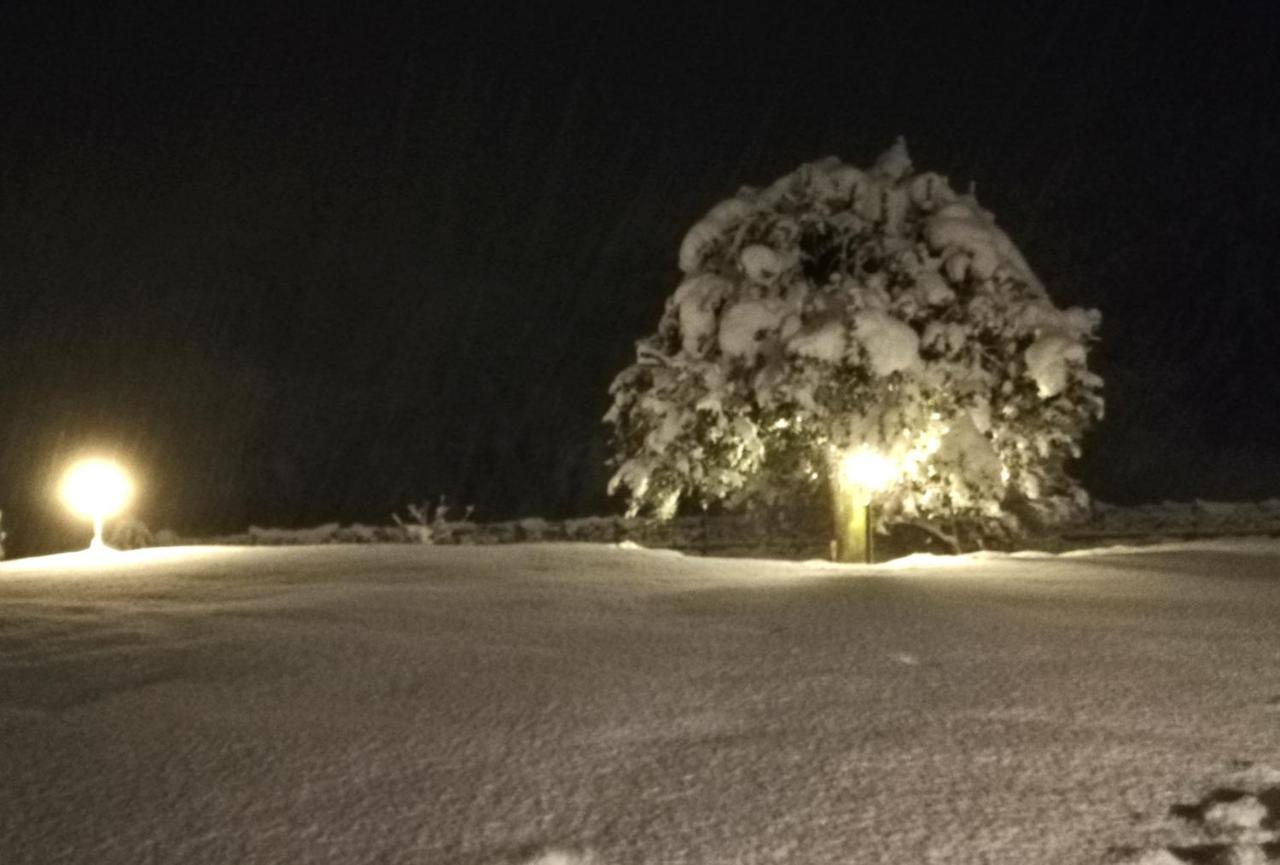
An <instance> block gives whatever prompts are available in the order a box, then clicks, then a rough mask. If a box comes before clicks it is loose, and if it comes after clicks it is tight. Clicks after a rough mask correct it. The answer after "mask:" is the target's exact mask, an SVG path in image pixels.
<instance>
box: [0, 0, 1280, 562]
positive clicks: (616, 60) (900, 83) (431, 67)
mask: <svg viewBox="0 0 1280 865" xmlns="http://www.w3.org/2000/svg"><path fill="white" fill-rule="evenodd" d="M80 5H81V6H82V7H83V8H81V9H79V10H77V11H70V10H68V9H67V8H66V7H63V8H62V10H61V11H59V7H57V6H55V5H50V4H31V5H29V6H28V7H25V8H17V7H15V6H12V5H8V4H6V8H7V10H8V11H6V12H5V13H3V15H4V19H3V21H0V31H2V32H3V35H2V36H0V40H2V42H0V69H3V74H2V75H0V507H2V508H3V509H4V511H5V514H4V518H5V527H6V528H7V529H8V531H9V534H10V541H9V544H8V546H9V551H10V553H11V554H12V553H15V552H31V551H39V550H45V549H53V548H56V547H58V546H66V545H68V544H69V543H75V541H72V540H70V539H71V538H72V537H75V538H77V539H79V541H83V538H82V537H81V535H83V534H84V528H83V527H82V526H76V525H75V524H72V523H69V522H68V521H67V519H66V518H65V517H64V516H63V514H62V513H61V510H60V509H59V508H58V507H57V506H56V505H55V504H54V503H53V501H52V500H51V496H50V487H51V484H52V482H53V478H54V477H55V473H56V471H57V470H58V469H60V468H61V467H62V465H63V464H64V463H65V460H66V459H67V457H68V456H70V455H72V454H74V453H77V452H80V451H81V450H83V449H86V448H92V449H95V450H99V451H107V452H112V453H115V454H117V455H119V456H120V457H121V458H123V459H124V460H126V461H127V462H129V463H130V464H131V465H133V466H135V467H136V469H137V470H138V472H139V474H140V475H141V481H142V484H143V494H142V496H141V498H140V500H139V502H138V507H137V513H138V515H139V516H140V517H141V518H142V519H144V520H145V521H146V522H147V523H148V524H149V525H151V526H152V528H159V527H163V526H169V527H173V528H175V529H178V530H181V531H186V532H214V531H228V530H235V529H240V528H243V527H244V526H246V525H247V524H249V523H256V524H260V525H299V524H307V523H317V522H322V521H328V520H342V521H344V522H345V521H350V520H363V521H376V522H386V521H387V518H388V515H389V514H390V512H392V511H393V510H399V509H400V508H401V507H402V506H403V505H404V504H405V503H406V502H409V501H414V500H421V499H423V498H427V497H432V498H434V497H435V496H437V495H439V494H446V495H448V496H449V497H450V498H451V499H453V500H455V501H459V502H462V503H472V504H474V505H476V507H477V515H478V516H479V517H482V518H489V519H497V518H503V517H509V516H515V515H529V514H541V515H545V516H564V515H570V514H587V513H602V512H605V511H606V510H608V509H610V508H613V509H616V508H617V507H618V506H617V504H616V503H611V502H610V501H609V500H608V499H607V498H606V497H605V495H604V492H603V487H604V482H605V480H606V478H607V470H606V469H605V467H604V466H603V460H604V457H605V455H606V450H605V437H604V434H605V430H604V428H603V427H602V426H601V424H600V417H601V416H602V415H603V413H604V411H605V409H606V408H607V405H608V397H607V394H606V389H607V386H608V384H609V381H610V380H611V378H612V377H613V375H614V374H615V373H616V372H617V371H618V370H619V369H620V368H621V367H622V366H624V365H625V364H626V363H628V362H629V361H630V359H631V357H632V344H633V341H634V340H635V339H636V338H638V337H640V336H643V335H644V334H646V333H648V332H650V331H652V329H653V328H654V327H655V326H656V323H657V318H658V315H659V313H660V311H661V309H662V305H663V302H664V300H665V299H666V297H667V296H668V295H669V294H670V293H671V292H672V290H673V289H674V288H675V285H676V283H677V281H678V280H677V272H676V267H675V256H676V250H677V247H678V244H679V241H680V238H681V237H682V235H683V233H684V232H685V231H686V230H687V229H688V228H689V226H691V225H692V224H693V222H694V221H696V219H697V218H698V217H699V216H700V215H701V214H702V213H703V212H705V211H706V210H707V209H708V208H709V207H710V206H711V205H713V204H715V203H716V202H717V201H719V200H720V199H722V198H724V197H726V196H728V195H730V194H732V193H733V192H734V191H735V190H736V189H737V187H738V186H740V185H742V184H753V185H762V184H766V183H768V182H770V181H772V180H773V179H775V178H776V177H778V176H779V175H781V174H783V173H785V172H787V171H790V170H791V169H793V168H794V167H795V166H796V165H798V164H799V163H801V162H805V161H809V160H812V159H816V158H819V157H822V156H826V155H831V154H834V155H838V156H840V157H842V158H844V159H846V160H847V161H850V162H853V163H855V164H867V163H869V162H871V161H872V160H873V159H874V158H875V156H876V155H877V154H878V153H879V152H880V151H881V150H882V149H884V148H885V147H886V146H887V145H888V144H890V143H891V142H892V140H893V139H894V137H895V136H896V135H898V134H903V135H905V136H906V138H907V141H908V144H909V146H910V149H911V152H912V155H913V156H914V158H915V162H916V165H917V167H918V168H923V169H928V170H935V171H938V172H940V173H942V174H945V175H947V176H949V177H950V178H951V179H952V181H953V183H955V184H956V185H957V186H964V185H966V184H967V183H968V182H969V181H970V180H973V181H975V182H976V183H977V187H978V194H979V198H980V200H981V201H982V202H983V204H984V205H985V206H986V207H988V208H989V209H991V210H992V211H994V213H995V214H996V217H997V219H998V221H999V223H1000V224H1001V225H1002V226H1003V227H1004V228H1005V230H1006V231H1008V232H1009V233H1010V234H1011V236H1012V237H1013V238H1014V240H1015V242H1016V243H1018V244H1019V246H1020V247H1021V249H1022V250H1023V252H1024V253H1025V254H1026V255H1027V257H1028V259H1029V260H1030V262H1031V263H1032V266H1033V267H1035V269H1036V270H1037V271H1038V273H1039V275H1040V276H1041V278H1042V279H1043V281H1044V282H1045V283H1046V284H1047V286H1048V287H1049V290H1050V292H1051V294H1052V295H1053V297H1054V299H1055V301H1056V302H1057V303H1058V304H1059V305H1064V306H1065V305H1073V304H1083V305H1087V306H1095V307H1098V308H1100V309H1101V310H1102V313H1103V330H1102V341H1101V343H1100V344H1099V345H1098V346H1097V348H1096V349H1095V352H1094V354H1093V360H1092V363H1093V365H1094V367H1095V368H1096V369H1097V370H1098V371H1099V372H1100V373H1101V374H1102V375H1103V376H1104V377H1105V378H1106V380H1107V390H1106V396H1107V401H1108V414H1107V418H1106V420H1105V422H1104V423H1103V424H1102V425H1101V426H1100V427H1099V429H1098V430H1097V432H1095V433H1094V434H1092V435H1091V436H1090V438H1089V439H1088V440H1087V442H1086V446H1087V449H1088V453H1087V456H1086V458H1085V459H1084V460H1083V461H1082V462H1081V464H1080V465H1079V466H1078V467H1077V474H1078V475H1079V476H1080V477H1081V478H1082V479H1083V480H1084V482H1085V484H1086V486H1087V487H1088V488H1089V489H1090V490H1091V491H1092V492H1093V493H1094V494H1095V495H1096V496H1098V497H1100V498H1102V499H1105V500H1109V501H1114V502H1120V503H1132V502H1142V501H1152V500H1159V499H1162V498H1178V499H1187V498H1192V497H1197V496H1198V497H1204V498H1217V499H1250V498H1260V497H1266V496H1275V495H1280V408H1278V407H1277V403H1278V402H1280V362H1277V359H1276V358H1277V349H1276V346H1275V343H1276V338H1275V335H1276V334H1277V333H1280V300H1278V298H1280V285H1278V282H1277V275H1278V274H1280V252H1278V250H1280V204H1278V203H1277V202H1280V172H1278V171H1277V156H1278V155H1280V95H1278V94H1277V89H1278V88H1277V84H1276V82H1277V81H1280V63H1278V62H1277V55H1278V54H1280V51H1277V47H1276V46H1277V45H1280V4H1275V3H1270V2H1262V0H1260V2H1256V3H1252V2H1224V3H1212V4H1211V3H1187V4H1177V3H1156V2H1144V3H1136V2H1135V3H1123V2H1119V3H1117V2H1096V3H1088V2H1060V0H1055V2H1019V3H1014V4H1008V5H1007V6H1004V7H1003V11H999V10H998V7H997V6H996V5H993V4H969V3H953V4H942V3H923V2H902V3H891V2H879V3H875V4H870V3H866V4H864V3H858V2H845V3H840V4H831V5H821V6H820V5H816V4H814V5H808V6H804V7H803V9H802V7H801V5H800V4H777V3H774V4H750V3H737V4H689V8H685V6H684V4H671V5H670V6H660V5H659V4H628V5H629V6H631V7H633V8H630V9H629V10H624V9H623V8H622V4H618V5H619V8H618V9H614V8H613V6H612V5H611V4H591V5H584V6H583V7H582V8H581V9H578V10H576V11H569V10H568V9H567V8H564V7H560V6H556V7H552V6H551V5H550V4H541V3H509V4H498V3H492V2H483V0H477V2H473V3H466V4H458V5H457V6H455V7H451V8H449V9H446V7H443V6H441V5H439V4H429V3H406V4H403V5H401V6H399V7H394V6H377V4H371V3H358V4H351V5H349V6H345V7H343V6H326V5H321V4H310V5H294V4H287V3H256V2H255V3H249V2H239V0H229V2H225V3H209V4H202V5H204V6H205V7H206V8H205V10H204V11H201V12H176V11H174V10H173V9H172V8H165V7H171V6H172V5H173V4H157V5H155V6H154V7H148V6H145V5H136V4H116V5H114V8H107V7H108V6H110V5H111V4H87V3H86V4H80ZM179 5H180V4H179ZM1180 6H1185V7H1187V8H1186V9H1184V10H1181V11H1176V12H1175V11H1171V10H1173V9H1174V8H1175V7H1180ZM99 7H101V8H99ZM944 10H949V11H944Z"/></svg>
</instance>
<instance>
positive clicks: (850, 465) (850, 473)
mask: <svg viewBox="0 0 1280 865" xmlns="http://www.w3.org/2000/svg"><path fill="white" fill-rule="evenodd" d="M899 473H900V472H899V469H898V466H896V465H895V464H894V463H893V461H892V460H890V459H889V458H888V457H885V456H884V455H883V454H879V453H876V452H875V451H873V450H871V449H870V448H867V447H861V448H858V449H857V450H854V451H849V452H848V453H846V454H845V455H844V456H842V457H841V458H840V479H841V480H842V481H843V482H844V484H845V485H846V486H848V487H851V488H854V489H858V490H861V491H863V492H867V493H874V492H879V491H880V490H883V489H886V488H887V487H888V486H890V485H891V484H892V483H893V482H894V480H896V479H897V477H898V475H899Z"/></svg>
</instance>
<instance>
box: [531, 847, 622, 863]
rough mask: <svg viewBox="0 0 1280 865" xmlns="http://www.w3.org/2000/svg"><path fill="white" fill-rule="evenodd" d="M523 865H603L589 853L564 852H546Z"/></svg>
mask: <svg viewBox="0 0 1280 865" xmlns="http://www.w3.org/2000/svg"><path fill="white" fill-rule="evenodd" d="M525 865H604V863H602V862H601V861H600V860H599V859H597V858H596V857H595V856H594V855H593V854H591V853H569V852H566V851H564V850H548V851H546V852H545V853H540V854H538V855H537V856H534V857H533V858H532V859H530V860H528V862H526V863H525Z"/></svg>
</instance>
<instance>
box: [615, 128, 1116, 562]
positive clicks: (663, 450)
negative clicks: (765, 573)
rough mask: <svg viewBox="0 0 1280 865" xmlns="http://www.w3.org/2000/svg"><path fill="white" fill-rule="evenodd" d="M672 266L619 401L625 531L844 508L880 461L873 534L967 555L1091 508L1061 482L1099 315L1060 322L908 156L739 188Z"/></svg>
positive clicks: (1093, 413)
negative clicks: (674, 280) (756, 505)
mask: <svg viewBox="0 0 1280 865" xmlns="http://www.w3.org/2000/svg"><path fill="white" fill-rule="evenodd" d="M679 263H680V270H681V271H682V273H683V275H684V280H683V282H681V284H680V286H679V287H678V288H677V289H676V291H675V294H674V295H672V297H671V298H670V300H669V301H668V302H667V306H666V311H665V312H664V314H663V316H662V320H661V321H660V323H659V325H658V330H657V333H655V334H654V335H652V336H650V337H648V338H646V339H644V340H641V341H640V342H639V344H638V346H637V358H636V362H635V363H634V364H632V365H631V366H629V367H627V369H625V370H623V372H622V373H621V374H620V375H619V376H618V377H617V379H616V380H615V382H614V384H613V387H612V389H611V393H612V395H613V406H612V408H611V409H610V411H609V414H608V415H607V416H606V421H607V422H609V423H610V424H612V426H613V429H614V437H615V452H616V469H617V471H616V474H615V475H614V477H613V480H612V482H611V489H612V490H617V489H620V488H625V489H626V491H627V494H628V496H629V499H630V506H631V511H632V512H637V511H640V510H648V511H651V512H653V513H656V514H658V515H660V516H664V517H665V516H670V515H673V514H674V513H675V512H676V509H677V506H678V504H679V503H680V501H681V500H682V499H684V498H686V497H692V498H693V499H695V500H697V501H699V502H701V503H703V504H706V503H709V502H711V501H716V500H728V501H729V502H730V503H731V504H739V503H747V502H752V501H756V502H771V503H774V504H778V503H784V504H785V503H786V502H797V503H798V502H799V501H801V500H802V499H801V497H804V496H815V495H832V494H834V498H833V499H832V501H834V502H836V503H837V505H838V504H839V503H840V502H841V501H843V500H844V497H846V496H848V495H850V494H851V492H850V490H849V489H847V488H846V487H847V485H844V484H842V483H841V482H840V478H841V476H842V472H841V471H840V467H841V465H842V464H843V465H845V466H848V465H849V461H850V459H853V460H855V461H856V460H858V459H861V458H862V457H864V456H866V455H870V454H874V455H878V456H879V457H883V458H887V459H888V460H889V464H890V465H891V470H889V471H888V472H887V473H886V476H885V477H884V478H882V479H881V481H882V485H883V487H884V488H883V489H882V490H881V491H880V492H879V493H878V495H877V498H876V502H877V505H878V514H879V522H880V525H881V526H882V527H883V526H884V525H886V524H892V523H898V522H913V523H916V524H918V525H921V526H922V527H926V528H927V529H928V530H930V531H932V532H934V533H936V534H938V535H940V536H944V537H947V538H948V539H949V540H951V541H953V542H954V543H955V544H956V545H957V546H969V545H972V544H974V543H980V542H982V541H984V540H986V539H991V538H996V537H1008V536H1010V535H1012V534H1016V533H1017V532H1018V531H1019V530H1020V529H1022V528H1023V527H1024V526H1025V525H1026V523H1027V521H1028V520H1052V519H1058V518H1062V517H1064V516H1066V515H1068V514H1070V513H1072V512H1073V511H1075V510H1077V509H1078V508H1080V507H1082V506H1083V505H1085V504H1086V503H1087V497H1086V495H1085V493H1084V491H1083V490H1082V489H1081V487H1080V486H1079V485H1078V484H1077V483H1076V482H1075V481H1074V480H1072V479H1071V478H1070V477H1069V476H1068V474H1067V472H1066V463H1067V462H1068V460H1069V459H1071V458H1072V457H1074V456H1077V455H1078V453H1079V442H1080V438H1081V436H1082V434H1083V433H1084V432H1085V430H1086V429H1087V428H1088V427H1089V425H1090V424H1091V423H1092V422H1093V421H1094V420H1095V419H1097V418H1099V417H1101V414H1102V399H1101V396H1100V390H1101V385H1102V381H1101V379H1100V378H1099V377H1098V376H1096V375H1094V374H1092V373H1091V372H1089V370H1088V369H1087V367H1086V364H1085V352H1086V345H1087V344H1088V342H1089V341H1090V340H1091V339H1092V338H1093V335H1094V332H1095V330H1096V328H1097V325H1098V322H1099V315H1098V313H1097V312H1096V311H1091V310H1088V311H1087V310H1082V309H1067V310H1061V309H1058V308H1057V307H1056V306H1054V304H1053V303H1052V301H1051V300H1050V299H1049V296H1048V294H1047V293H1046V291H1045V289H1044V287H1043V286H1042V285H1041V284H1040V282H1039V280H1038V279H1037V278H1036V276H1035V274H1034V273H1033V272H1032V270H1031V268H1030V267H1029V266H1028V265H1027V262H1026V261H1025V260H1024V259H1023V257H1022V255H1021V254H1020V253H1019V252H1018V250H1017V248H1016V247H1015V246H1014V245H1013V243H1012V242H1010V240H1009V238H1008V237H1007V236H1006V235H1005V234H1004V232H1002V231H1001V230H1000V229H999V228H997V227H996V225H995V222H994V220H993V218H992V216H991V214H989V213H987V212H986V211H985V210H983V209H982V208H981V207H980V206H979V205H978V202H977V200H976V199H975V198H974V196H973V195H972V194H971V193H970V194H965V195H961V194H957V193H956V192H955V191H953V190H952V188H951V186H950V185H949V183H948V182H947V180H946V178H944V177H941V176H939V175H937V174H932V173H917V172H915V171H914V170H913V169H912V165H911V161H910V158H909V157H908V155H907V151H906V147H905V146H904V144H903V143H902V142H901V141H899V142H898V143H897V144H895V145H894V146H893V147H892V148H891V149H890V150H889V151H888V152H886V153H885V154H884V155H882V156H881V157H880V159H879V160H878V161H877V162H876V164H875V165H874V167H872V168H871V169H870V170H867V171H864V170H859V169H857V168H855V167H853V166H850V165H846V164H844V163H841V162H839V161H838V160H836V159H826V160H823V161H820V162H816V163H812V164H808V165H803V166H801V167H800V168H799V169H798V170H797V171H795V172H792V173H791V174H788V175H786V176H785V177H783V178H781V179H780V180H778V181H777V182H776V183H774V184H772V185H771V186H769V187H767V188H765V189H751V188H744V189H743V190H741V191H740V192H739V193H738V194H737V195H736V196H734V197H733V198H730V199H728V200H727V201H724V202H721V203H720V204H719V205H717V206H716V207H714V208H713V209H712V210H711V211H710V212H709V213H708V214H707V215H706V217H704V218H703V219H702V221H700V222H699V223H698V224H697V225H695V226H694V227H693V229H692V230H691V231H690V232H689V233H688V235H687V236H686V237H685V240H684V242H683V244H682V246H681V249H680V261H679ZM850 455H853V456H852V457H851V456H850ZM838 509H839V508H838V507H837V510H838Z"/></svg>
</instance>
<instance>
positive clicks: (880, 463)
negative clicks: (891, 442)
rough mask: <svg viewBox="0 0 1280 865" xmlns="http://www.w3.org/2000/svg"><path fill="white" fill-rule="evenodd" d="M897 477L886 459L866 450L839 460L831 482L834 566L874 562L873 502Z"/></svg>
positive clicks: (864, 447) (894, 469)
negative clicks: (833, 519) (835, 562)
mask: <svg viewBox="0 0 1280 865" xmlns="http://www.w3.org/2000/svg"><path fill="white" fill-rule="evenodd" d="M897 475H898V469H897V467H896V466H895V465H894V464H893V462H892V461H891V460H890V459H888V458H887V457H885V456H884V455H883V454H880V453H877V452H876V451H874V450H871V449H870V448H868V447H866V446H863V447H860V448H858V449H856V450H851V451H848V452H846V453H844V454H843V455H842V456H841V457H840V460H839V462H838V464H837V466H836V471H835V478H834V481H833V483H834V486H835V497H834V498H835V501H834V512H835V531H836V537H835V555H834V558H835V560H836V561H837V562H860V563H865V564H871V563H872V562H873V561H874V556H875V542H874V539H873V535H874V524H873V520H872V517H873V513H872V506H873V501H874V498H875V494H876V493H877V492H880V491H881V490H883V489H886V488H887V487H888V486H889V485H890V484H891V483H892V482H893V479H894V478H895V477H897Z"/></svg>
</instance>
